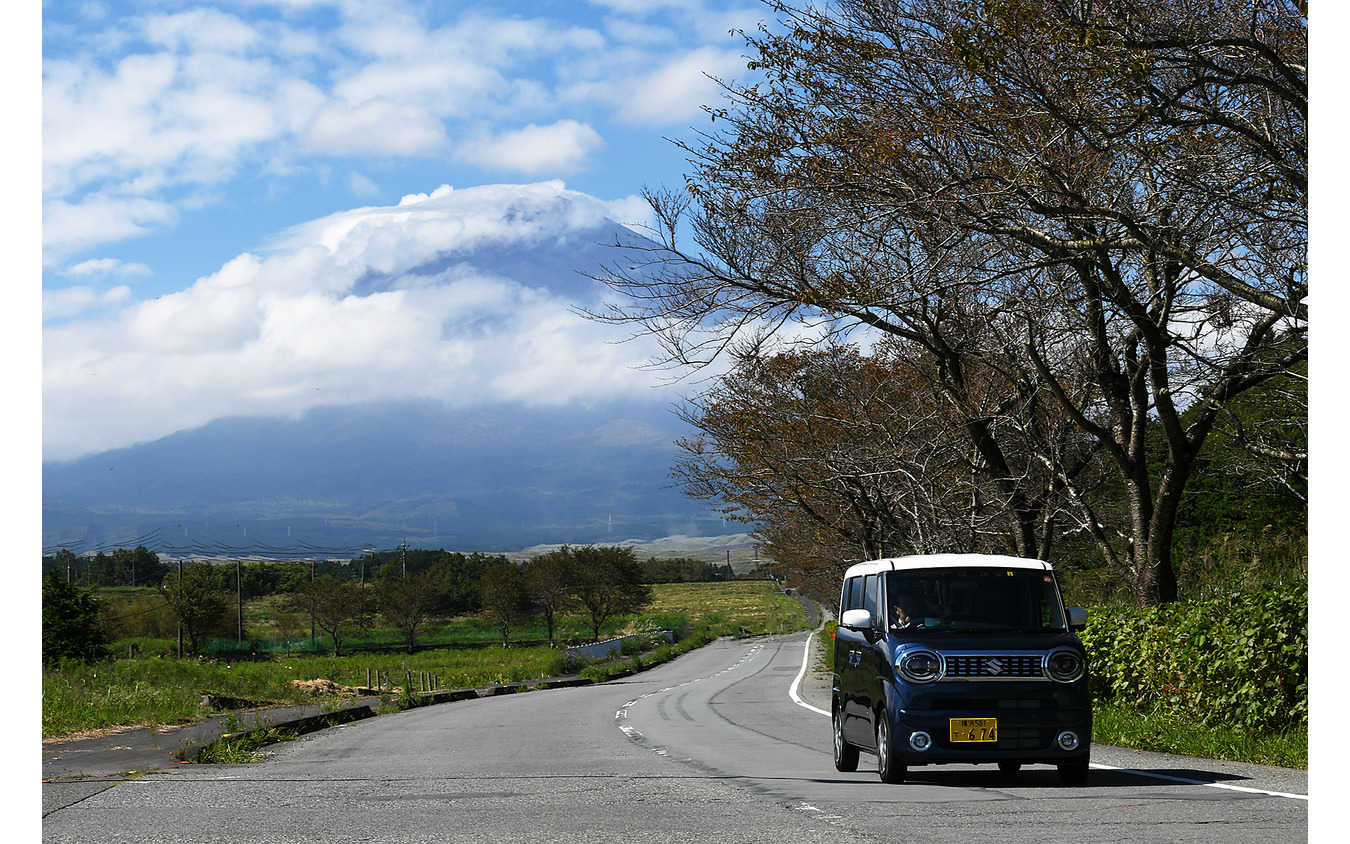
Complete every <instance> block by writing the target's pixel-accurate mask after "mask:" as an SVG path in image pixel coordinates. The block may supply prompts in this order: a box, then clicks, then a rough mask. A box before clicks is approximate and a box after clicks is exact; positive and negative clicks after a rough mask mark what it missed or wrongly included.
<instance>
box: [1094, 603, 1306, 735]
mask: <svg viewBox="0 0 1350 844" xmlns="http://www.w3.org/2000/svg"><path fill="white" fill-rule="evenodd" d="M1081 638H1082V640H1083V644H1084V645H1085V646H1086V647H1087V650H1088V659H1089V662H1090V664H1091V666H1092V674H1093V677H1092V683H1093V693H1094V696H1095V697H1096V698H1097V699H1098V700H1102V701H1110V702H1111V704H1112V705H1114V706H1117V707H1122V708H1125V709H1130V710H1133V711H1136V712H1161V713H1164V714H1173V715H1175V716H1177V717H1181V718H1186V719H1189V720H1193V721H1198V722H1199V723H1203V724H1211V725H1219V726H1228V727H1236V728H1240V729H1243V730H1246V731H1249V732H1277V731H1280V730H1283V729H1287V728H1289V727H1291V726H1296V725H1302V724H1306V723H1307V720H1308V593H1307V587H1306V586H1301V587H1292V588H1290V589H1289V590H1286V591H1280V592H1274V591H1267V592H1258V593H1253V594H1245V595H1226V596H1223V597H1220V598H1215V599H1212V600H1207V601H1192V602H1185V603H1175V604H1168V605H1165V606H1160V607H1154V608H1151V609H1149V610H1146V611H1143V612H1138V611H1121V612H1115V613H1112V612H1098V613H1093V614H1092V615H1091V616H1090V617H1089V619H1088V626H1087V629H1086V630H1085V631H1084V632H1083V634H1082V636H1081Z"/></svg>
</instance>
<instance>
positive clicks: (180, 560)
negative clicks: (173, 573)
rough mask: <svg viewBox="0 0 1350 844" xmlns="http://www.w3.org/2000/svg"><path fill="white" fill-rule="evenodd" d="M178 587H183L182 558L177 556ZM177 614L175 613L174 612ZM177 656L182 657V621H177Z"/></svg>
mask: <svg viewBox="0 0 1350 844" xmlns="http://www.w3.org/2000/svg"><path fill="white" fill-rule="evenodd" d="M178 588H179V589H182V588H183V558H182V557H179V558H178ZM180 594H181V593H180ZM174 615H177V613H174ZM178 658H179V659H182V658H183V622H182V621H179V622H178Z"/></svg>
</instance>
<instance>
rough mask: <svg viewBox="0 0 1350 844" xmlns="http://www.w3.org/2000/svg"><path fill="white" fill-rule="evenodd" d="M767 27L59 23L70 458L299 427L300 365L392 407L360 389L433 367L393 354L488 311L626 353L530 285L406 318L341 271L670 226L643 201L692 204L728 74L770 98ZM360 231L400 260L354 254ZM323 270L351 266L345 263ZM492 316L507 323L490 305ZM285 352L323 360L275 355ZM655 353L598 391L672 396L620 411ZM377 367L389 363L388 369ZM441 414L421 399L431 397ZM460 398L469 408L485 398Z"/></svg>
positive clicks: (182, 14)
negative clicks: (409, 256)
mask: <svg viewBox="0 0 1350 844" xmlns="http://www.w3.org/2000/svg"><path fill="white" fill-rule="evenodd" d="M768 11H769V10H768V9H767V8H766V7H764V6H763V5H762V4H760V3H757V2H748V0H702V2H698V1H697V0H696V1H695V2H690V0H592V2H581V1H580V0H571V1H570V2H548V1H547V0H540V2H515V3H481V2H480V3H474V2H464V3H455V2H421V0H387V2H386V0H274V2H250V1H249V0H241V1H240V2H216V3H211V2H175V0H164V1H163V2H137V3H117V2H96V1H95V2H70V3H44V4H43V10H42V13H43V19H42V21H41V31H42V56H41V67H42V80H41V124H42V137H41V160H42V165H41V192H42V229H41V244H42V246H41V274H42V305H41V306H42V313H43V322H42V324H43V329H42V331H43V338H42V342H43V355H44V362H43V372H42V376H41V378H42V392H43V400H44V425H43V434H44V447H43V453H44V458H46V459H61V458H68V457H74V456H79V455H80V454H84V453H95V452H97V451H100V450H104V449H107V448H113V447H118V446H121V445H128V444H131V443H133V442H139V441H145V440H148V439H153V438H157V437H159V436H163V435H165V434H166V433H171V432H172V431H173V430H178V429H181V428H184V427H194V426H196V425H200V424H204V423H205V422H207V421H210V418H215V417H217V416H220V415H229V414H231V413H241V412H242V413H260V414H267V413H291V414H294V413H298V412H300V411H302V410H303V409H304V407H305V406H306V405H305V402H300V401H297V400H296V398H295V395H294V391H295V390H298V389H299V387H298V386H297V385H296V382H297V381H298V380H305V379H303V378H300V377H299V376H298V375H297V372H299V371H300V370H299V369H298V368H297V365H296V364H295V361H296V359H297V356H302V357H306V358H307V360H306V361H305V368H304V372H305V373H306V375H305V378H308V379H310V380H309V381H306V383H305V384H304V385H303V386H304V387H305V388H306V389H309V384H310V383H311V382H315V383H320V382H321V383H323V384H324V385H327V386H328V387H329V388H330V393H329V394H328V395H329V396H330V400H331V401H334V402H337V403H342V402H357V401H364V400H371V399H372V396H373V395H374V394H372V392H371V391H369V390H364V389H358V388H357V387H356V386H355V385H356V384H358V383H360V382H361V381H362V379H363V378H364V379H365V380H366V381H367V382H368V381H370V380H371V379H381V380H382V383H385V384H389V383H390V378H391V376H390V373H391V372H392V371H393V369H394V364H393V363H392V362H391V361H392V360H394V359H395V358H396V357H398V356H399V355H402V356H403V359H404V360H405V361H409V365H415V361H416V360H417V358H416V352H417V351H418V350H417V349H415V348H409V347H408V344H407V343H406V342H405V341H406V337H399V336H398V332H397V331H396V330H395V329H394V326H395V325H396V324H397V320H399V319H404V320H405V319H407V318H409V316H410V315H412V314H414V313H415V311H414V310H412V309H414V308H423V309H425V308H427V307H440V308H443V309H451V310H453V309H455V308H460V309H463V308H465V307H467V306H466V305H465V304H464V302H465V301H467V300H469V299H472V300H473V301H474V302H475V303H477V304H475V305H474V306H473V307H475V308H478V310H476V311H474V312H473V313H469V314H467V315H466V313H465V312H463V311H462V310H460V311H454V318H455V319H468V318H472V319H474V320H477V321H479V322H481V321H482V320H484V319H499V320H500V321H501V322H500V325H502V326H505V325H506V324H507V321H508V314H511V313H512V312H511V309H512V308H521V307H522V303H525V302H529V303H532V304H531V305H530V307H527V308H524V309H523V310H520V311H517V312H516V313H514V314H512V318H514V319H515V320H516V321H517V322H519V321H520V320H519V315H520V314H526V315H528V316H529V318H530V319H531V320H534V321H535V322H534V324H535V325H541V324H544V325H550V324H551V325H552V328H551V329H550V330H551V331H553V332H554V336H555V337H556V338H557V339H558V340H559V342H560V343H561V344H562V345H563V346H564V347H572V348H575V349H577V350H580V349H583V348H589V347H590V346H591V345H592V344H596V343H599V344H603V343H604V342H605V339H604V338H603V337H602V336H601V335H600V334H599V333H598V328H597V326H596V325H595V324H590V325H581V324H579V322H580V321H579V320H577V319H575V318H572V319H571V320H568V319H567V318H565V317H564V316H561V315H562V314H565V313H567V311H568V307H569V305H571V304H576V303H575V302H567V301H562V300H558V301H549V299H550V296H549V294H548V293H547V291H539V290H531V289H530V288H529V285H528V284H527V283H526V284H515V285H514V286H512V285H511V284H510V283H507V284H505V286H503V282H502V280H501V279H488V280H482V281H483V285H482V286H481V287H474V288H472V295H470V290H471V288H470V286H468V282H466V281H465V280H464V279H457V280H456V281H457V283H458V285H459V286H458V287H457V288H456V289H457V291H458V294H459V296H458V298H457V299H456V300H455V302H450V299H454V298H455V297H453V296H449V295H448V294H447V295H445V296H442V297H441V298H440V300H438V301H440V304H439V305H435V306H429V305H428V304H427V302H426V301H425V300H423V301H420V302H418V303H414V302H412V301H411V298H412V297H410V296H403V298H402V300H400V301H398V302H395V303H393V304H392V305H391V304H390V302H389V301H387V300H388V299H389V298H390V297H385V298H384V299H377V298H375V297H363V296H359V295H357V294H356V293H355V292H354V290H353V289H352V288H351V287H350V286H347V287H343V286H342V285H343V284H347V285H350V284H351V283H354V282H353V281H352V279H354V278H356V277H358V276H359V275H360V273H359V272H352V273H346V274H345V275H344V274H343V273H337V275H339V276H342V278H344V279H346V281H344V282H342V283H341V284H339V283H335V282H334V278H335V271H334V269H333V268H334V266H337V265H338V264H341V265H342V266H344V267H348V268H350V267H352V266H356V267H362V268H366V269H369V268H370V267H372V266H375V265H376V263H377V262H378V261H379V260H380V258H379V255H377V254H376V252H375V251H374V250H375V249H376V246H377V245H379V244H381V243H382V244H383V246H381V247H380V248H382V249H384V250H385V252H388V251H389V250H391V249H395V250H407V249H421V250H424V254H427V255H430V254H431V253H432V252H434V250H435V249H436V248H437V244H435V243H431V242H429V241H428V240H427V238H428V237H431V235H430V234H429V232H433V231H440V232H442V234H443V235H444V236H445V237H447V238H449V240H448V241H446V242H445V243H443V244H441V245H442V246H448V247H455V246H457V245H458V246H468V245H470V241H468V240H464V241H456V240H455V237H457V236H458V235H454V234H446V233H445V232H446V231H447V230H446V229H445V228H444V226H445V225H446V222H445V221H447V220H452V219H462V218H463V217H464V215H465V214H470V213H474V214H480V215H481V216H482V218H483V219H485V220H490V219H505V218H504V217H502V214H504V213H505V212H504V210H503V209H505V208H506V207H507V206H508V205H510V204H511V203H513V202H517V203H518V202H521V201H526V200H523V199H522V197H523V196H528V197H534V199H533V200H530V201H538V202H540V203H543V205H540V206H539V207H541V208H542V207H548V208H563V207H564V206H565V207H566V208H569V209H571V211H569V212H568V214H569V215H570V216H566V219H564V217H559V218H558V219H554V220H550V221H548V225H546V226H545V228H546V229H548V230H549V231H553V232H564V231H574V230H575V229H574V228H569V227H575V226H577V225H582V222H579V220H578V215H580V217H583V218H585V219H587V220H589V219H591V218H592V217H593V216H595V215H597V214H602V215H604V216H608V217H610V218H612V219H616V220H619V221H621V222H625V223H641V222H643V221H645V219H646V209H645V207H644V206H643V205H642V203H641V202H640V201H639V199H638V193H639V191H640V190H641V189H642V188H643V187H644V186H652V187H657V186H663V185H664V186H669V187H678V186H680V185H682V184H683V174H684V172H685V170H686V169H687V165H686V162H685V161H684V154H683V153H682V152H681V151H680V150H679V149H678V148H677V147H676V146H675V145H674V144H673V143H671V142H670V140H669V139H691V138H693V137H694V136H695V132H696V130H697V129H706V128H707V127H708V123H707V119H706V116H705V115H704V113H703V112H702V106H703V105H705V104H713V105H716V104H719V93H718V89H717V86H716V84H715V83H714V82H712V81H711V80H710V79H709V78H708V76H709V75H711V76H715V77H719V78H724V79H727V78H737V77H738V76H741V75H743V74H744V72H745V58H744V53H745V48H744V42H743V39H742V38H741V36H739V35H736V34H734V33H733V31H734V30H738V29H744V30H746V31H751V30H753V29H754V28H755V27H756V26H757V25H758V24H759V22H760V21H762V20H763V19H765V18H766V17H767V16H768V15H767V13H768ZM511 186H516V187H511ZM445 187H449V188H452V190H449V191H447V190H445ZM559 197H563V198H566V199H567V200H568V201H567V202H566V203H563V204H561V205H560V204H558V203H557V202H556V200H557V199H558V198H559ZM419 202H420V203H421V204H420V205H419V204H418V203H419ZM577 209H582V210H581V211H578V210H577ZM410 211H417V214H414V215H413V217H411V218H410V217H409V213H408V212H410ZM409 219H415V220H418V221H420V223H418V224H417V225H420V226H421V228H420V229H418V230H417V231H416V232H412V231H411V229H410V225H411V224H409V223H408V222H407V221H408V220H409ZM437 220H439V221H440V222H439V223H437V222H435V221H437ZM358 221H359V222H360V225H361V226H362V227H364V228H363V229H362V231H365V230H374V229H379V230H380V231H379V235H378V236H373V235H372V236H370V237H362V238H361V239H359V242H357V241H356V240H354V239H352V238H346V239H343V240H341V242H338V241H337V240H334V234H333V233H334V232H351V231H352V230H353V226H355V225H356V224H357V222H358ZM437 226H440V227H441V228H439V229H438V228H437ZM548 226H553V228H548ZM461 234H462V232H461ZM462 236H464V237H467V236H468V235H462ZM502 236H503V237H506V238H507V240H508V241H509V240H510V238H511V237H515V236H516V235H515V234H512V235H509V236H508V235H505V234H504V235H502ZM325 238H327V239H325ZM381 238H383V240H381ZM407 238H412V239H411V240H408V239H407ZM316 249H318V250H320V251H322V250H323V249H327V252H324V257H323V259H322V260H320V259H318V258H316V257H315V250H316ZM373 262H375V263H373ZM494 285H495V287H494ZM447 289H448V288H447ZM484 291H491V292H484ZM385 292H386V293H387V292H389V291H385ZM405 292H406V291H405ZM485 296H486V297H488V298H492V297H493V296H495V297H496V299H494V300H493V304H491V305H490V306H484V305H482V302H483V301H484V297H485ZM393 298H398V297H393ZM385 306H389V307H385ZM381 307H385V310H386V311H389V312H390V314H391V317H390V321H389V322H388V323H386V325H387V326H388V327H389V331H388V336H387V337H386V338H385V340H384V343H385V345H383V346H379V345H378V343H376V344H375V345H372V346H371V347H369V348H366V349H365V352H366V354H365V355H359V354H353V353H352V350H351V349H344V348H341V344H340V343H339V342H338V341H337V340H336V339H335V337H334V335H333V333H332V332H331V331H329V332H327V333H326V334H325V333H324V331H322V330H320V329H323V328H324V327H325V326H331V325H332V322H333V320H335V319H337V318H339V317H340V316H342V315H343V314H345V315H346V317H349V318H353V319H355V318H361V319H363V320H365V321H364V322H362V325H371V324H378V322H377V321H376V322H375V323H372V321H374V320H375V319H376V318H375V316H373V315H374V314H375V313H377V312H380V309H381ZM344 308H345V309H346V310H345V311H344ZM451 310H447V311H445V312H444V313H441V314H439V316H440V317H442V318H444V319H443V321H447V320H449V319H450V318H451V317H450V313H451ZM358 312H359V313H358ZM282 315H284V321H283V316H282ZM280 326H284V327H285V328H286V329H287V330H288V331H291V332H293V334H294V336H296V337H299V338H302V339H300V340H297V341H296V342H295V343H291V344H289V345H285V344H271V345H269V344H267V343H265V342H260V341H259V338H260V337H265V336H267V335H268V332H274V331H276V330H277V329H278V327H280ZM308 329H314V331H313V333H312V334H309V333H307V330H308ZM504 330H505V329H504V328H503V331H504ZM375 333H377V334H378V332H375ZM489 333H490V332H489ZM307 342H308V343H309V345H305V344H306V343H307ZM510 342H511V341H510V340H509V339H507V338H503V339H502V341H501V343H500V345H499V346H498V347H497V348H506V347H507V346H509V344H510ZM569 344H570V346H569ZM422 351H425V352H426V353H428V354H439V355H445V354H447V353H448V352H447V350H446V349H444V348H439V347H438V348H434V349H433V348H431V347H427V348H426V349H424V350H422ZM460 351H463V350H460ZM457 353H458V352H455V353H454V354H457ZM578 353H580V352H578ZM639 353H644V354H645V352H644V351H643V350H641V349H634V350H630V351H628V352H625V353H623V354H618V353H612V354H611V356H610V357H604V356H601V358H603V359H597V360H596V361H595V370H596V371H595V373H594V378H593V381H594V383H596V384H597V389H600V390H601V391H602V392H604V391H605V390H608V391H609V392H610V393H611V394H612V393H616V392H623V391H631V392H633V393H634V394H636V393H637V392H639V381H641V382H642V384H643V385H646V386H649V382H650V380H651V376H644V378H645V380H643V379H637V378H629V377H626V376H624V377H619V376H612V375H611V376H610V377H609V378H608V381H607V386H603V387H601V386H599V385H600V384H601V382H606V379H605V378H603V377H601V375H600V370H601V369H602V368H603V367H605V366H611V367H613V366H617V367H619V368H620V369H626V368H627V367H629V366H630V365H631V364H632V363H633V361H634V360H636V358H637V357H638V356H639ZM464 354H465V355H466V356H464V357H461V358H459V360H460V361H461V363H465V362H472V361H475V360H476V361H479V362H482V361H485V360H487V359H488V358H489V357H491V355H489V354H488V350H487V349H480V350H478V351H477V352H474V351H473V350H468V351H467V352H464ZM325 355H329V358H327V360H328V363H325V357H324V356H325ZM365 361H370V362H374V364H375V365H373V366H372V367H371V368H370V369H369V370H368V371H363V367H364V365H365V364H364V362H365ZM466 365H468V364H466ZM517 365H518V366H520V367H526V366H527V363H526V362H522V361H518V362H517ZM325 366H331V368H332V369H331V371H329V372H326V373H325V372H322V371H320V370H323V369H324V368H325ZM241 367H247V368H248V370H249V371H251V372H255V373H256V372H281V373H282V374H283V375H284V376H285V378H284V379H283V378H281V377H278V379H277V380H276V381H275V382H269V383H266V384H263V385H258V384H257V383H256V382H255V383H252V384H251V386H249V387H247V390H246V388H245V386H243V385H240V384H237V383H235V382H236V381H237V380H238V379H234V378H231V377H230V373H231V372H237V371H238V370H239V369H240V368H241ZM100 371H101V372H102V373H103V375H102V376H100V375H99V372H100ZM338 372H343V373H346V375H344V376H342V377H338V376H337V374H336V373H338ZM507 374H508V373H502V374H501V376H502V377H499V378H498V379H497V380H496V381H495V382H494V383H506V382H507V381H508V380H509V379H508V378H507V377H505V376H506V375H507ZM534 377H536V378H544V379H547V377H548V376H547V375H546V374H542V375H541V374H540V373H538V372H536V373H534ZM556 380H557V379H555V381H556ZM95 384H96V385H97V386H93V385H95ZM344 384H345V385H346V387H345V388H344V386H343V385H344ZM313 389H318V388H317V387H314V388H313ZM428 389H429V388H428V387H427V384H426V383H413V382H412V380H410V381H409V383H408V385H407V390H408V391H409V392H408V395H407V396H404V397H414V396H419V395H425V394H427V393H428ZM455 389H458V390H459V392H458V393H456V392H455ZM455 389H452V388H449V387H447V388H445V391H444V395H443V396H442V397H443V398H446V399H447V400H452V399H453V398H455V396H456V395H457V396H458V397H459V398H460V399H463V398H464V396H465V395H466V393H465V390H467V389H468V388H466V387H463V386H461V387H459V388H455ZM474 389H475V391H476V392H475V395H479V396H485V394H486V393H490V392H491V390H490V389H485V388H484V387H483V386H482V384H478V385H476V386H475V387H474ZM393 392H397V389H396V388H394V387H393V386H390V388H389V390H387V391H386V392H384V393H379V394H377V395H374V397H375V398H378V399H379V400H388V399H391V398H398V397H399V396H397V395H391V394H390V393H393ZM581 392H584V390H581V389H574V390H572V391H570V392H568V393H567V394H566V395H564V394H559V395H558V396H557V397H555V400H556V401H559V402H566V401H573V400H581V398H582V396H581V395H580V393H581ZM269 397H270V398H269ZM487 397H490V398H493V399H503V398H505V399H509V398H510V396H505V395H491V396H487ZM671 398H672V396H669V395H667V396H664V397H663V399H662V400H664V401H670V400H671ZM269 402H270V403H269ZM310 403H311V404H312V400H311V401H310ZM112 420H116V422H115V424H112ZM114 429H115V430H114Z"/></svg>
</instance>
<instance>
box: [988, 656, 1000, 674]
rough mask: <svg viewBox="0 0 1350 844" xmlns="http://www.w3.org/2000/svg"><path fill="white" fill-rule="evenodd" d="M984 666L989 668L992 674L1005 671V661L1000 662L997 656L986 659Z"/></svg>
mask: <svg viewBox="0 0 1350 844" xmlns="http://www.w3.org/2000/svg"><path fill="white" fill-rule="evenodd" d="M984 667H985V668H987V669H989V673H990V674H1002V673H1003V663H1001V662H999V661H998V658H997V657H995V658H992V659H988V660H985V663H984Z"/></svg>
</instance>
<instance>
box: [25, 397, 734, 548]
mask: <svg viewBox="0 0 1350 844" xmlns="http://www.w3.org/2000/svg"><path fill="white" fill-rule="evenodd" d="M640 412H641V408H638V407H613V406H610V407H597V408H590V409H575V408H573V409H569V410H567V411H566V412H562V411H558V410H539V409H534V410H530V409H523V408H520V407H502V408H483V409H478V410H475V411H473V412H469V413H466V412H462V411H454V410H452V409H450V408H447V407H445V406H444V405H439V404H435V403H431V402H407V403H401V404H397V405H389V406H383V405H382V406H364V407H341V408H322V409H316V410H313V411H310V412H309V413H307V414H305V415H304V416H302V417H301V418H299V419H295V420H286V419H258V418H248V419H225V420H218V421H216V422H213V423H210V424H208V425H206V426H203V427H202V428H198V429H196V430H192V431H184V432H180V433H177V434H173V435H171V436H168V437H165V438H163V439H161V440H158V441H156V442H152V443H146V444H143V445H137V446H133V447H129V448H123V449H117V450H114V451H109V452H105V453H103V454H99V455H95V456H91V457H87V458H83V459H80V460H75V461H71V462H67V463H49V464H47V465H45V466H44V467H43V547H44V549H47V550H48V551H49V552H50V551H51V550H55V549H57V548H62V547H67V548H70V549H71V550H73V551H76V552H77V553H80V552H82V551H83V550H94V549H106V548H110V547H121V546H132V545H136V544H145V545H147V547H150V548H151V549H152V550H156V551H161V552H163V553H168V554H171V555H174V556H179V555H183V554H189V553H201V554H213V553H257V554H262V555H269V554H280V555H287V554H293V555H295V556H309V555H311V554H313V553H316V551H328V552H332V555H333V556H343V555H344V554H345V552H347V551H350V550H357V551H359V550H360V549H361V548H366V547H372V548H391V547H394V546H396V545H398V544H399V543H400V542H403V541H405V540H406V541H407V542H408V543H409V545H412V546H414V547H432V548H435V547H443V548H446V549H450V550H462V551H502V550H515V549H518V548H521V547H527V546H532V545H539V544H545V543H574V544H584V543H590V542H611V541H621V540H653V539H658V538H660V537H665V536H670V535H676V534H682V535H690V536H703V535H718V534H723V533H726V532H727V529H726V527H725V525H724V524H723V523H722V521H721V519H720V518H717V517H715V516H714V515H712V514H711V512H710V510H709V508H708V507H707V506H706V505H704V504H702V503H700V502H696V501H693V500H692V499H689V498H688V497H687V496H685V495H683V493H682V492H680V491H679V490H678V489H675V488H674V487H672V485H671V481H670V479H669V477H668V473H669V469H670V466H671V465H672V462H673V459H674V457H675V451H676V450H675V447H674V440H675V438H676V437H677V436H679V435H681V434H683V433H687V432H684V431H679V430H676V429H675V428H674V427H673V423H674V424H678V420H677V419H676V418H675V417H674V416H673V414H670V413H669V412H661V411H659V410H654V409H651V410H648V411H647V412H646V418H631V416H624V415H621V414H638V413H640Z"/></svg>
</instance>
